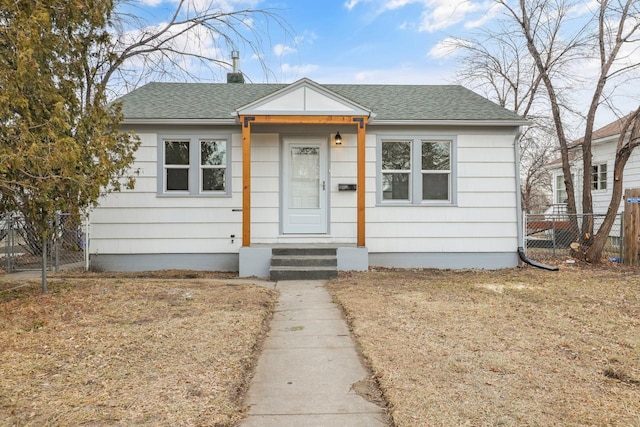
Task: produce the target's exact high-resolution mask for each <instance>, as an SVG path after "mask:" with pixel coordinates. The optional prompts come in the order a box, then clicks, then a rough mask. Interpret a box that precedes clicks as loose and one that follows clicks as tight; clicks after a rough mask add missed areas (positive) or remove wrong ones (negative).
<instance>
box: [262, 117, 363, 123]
mask: <svg viewBox="0 0 640 427" xmlns="http://www.w3.org/2000/svg"><path fill="white" fill-rule="evenodd" d="M253 118H254V120H253V121H252V123H253V124H283V125H284V124H313V125H323V124H345V125H347V124H348V125H352V124H353V119H354V116H306V115H291V116H272V115H264V116H253ZM357 118H358V119H364V120H366V117H357Z"/></svg>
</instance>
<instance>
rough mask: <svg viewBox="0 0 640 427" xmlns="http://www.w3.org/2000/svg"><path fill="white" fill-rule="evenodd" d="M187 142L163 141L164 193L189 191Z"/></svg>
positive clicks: (188, 143)
mask: <svg viewBox="0 0 640 427" xmlns="http://www.w3.org/2000/svg"><path fill="white" fill-rule="evenodd" d="M189 145H190V142H189V140H165V141H164V178H165V190H166V191H185V192H186V191H189V157H190V156H189V148H190V147H189Z"/></svg>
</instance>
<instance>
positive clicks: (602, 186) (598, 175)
mask: <svg viewBox="0 0 640 427" xmlns="http://www.w3.org/2000/svg"><path fill="white" fill-rule="evenodd" d="M591 185H592V188H593V189H594V190H606V189H607V164H606V163H602V164H599V165H595V166H593V167H592V169H591Z"/></svg>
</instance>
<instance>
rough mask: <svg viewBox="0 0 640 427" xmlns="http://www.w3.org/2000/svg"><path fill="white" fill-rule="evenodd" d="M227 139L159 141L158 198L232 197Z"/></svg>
mask: <svg viewBox="0 0 640 427" xmlns="http://www.w3.org/2000/svg"><path fill="white" fill-rule="evenodd" d="M229 140H230V138H207V137H187V138H160V141H159V142H160V144H159V147H161V149H160V150H159V151H158V156H159V161H158V165H159V166H160V167H159V174H160V175H161V176H160V177H159V179H158V194H159V195H172V196H184V195H186V196H226V195H230V194H231V189H230V188H229V183H230V176H229V173H230V159H229V149H230V147H229V146H228V144H229Z"/></svg>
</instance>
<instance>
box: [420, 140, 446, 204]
mask: <svg viewBox="0 0 640 427" xmlns="http://www.w3.org/2000/svg"><path fill="white" fill-rule="evenodd" d="M450 198H451V141H428V140H427V141H422V200H444V201H448V200H450Z"/></svg>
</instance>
